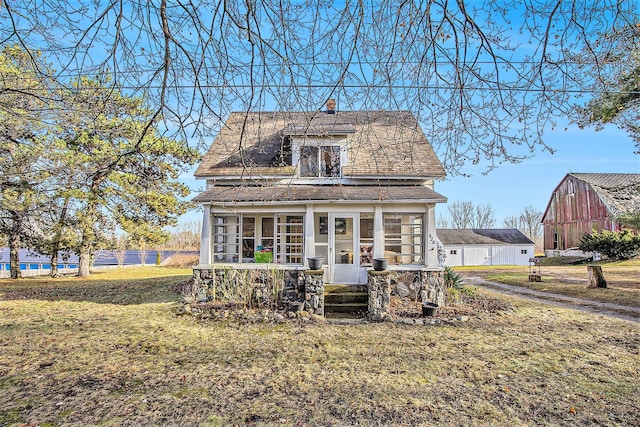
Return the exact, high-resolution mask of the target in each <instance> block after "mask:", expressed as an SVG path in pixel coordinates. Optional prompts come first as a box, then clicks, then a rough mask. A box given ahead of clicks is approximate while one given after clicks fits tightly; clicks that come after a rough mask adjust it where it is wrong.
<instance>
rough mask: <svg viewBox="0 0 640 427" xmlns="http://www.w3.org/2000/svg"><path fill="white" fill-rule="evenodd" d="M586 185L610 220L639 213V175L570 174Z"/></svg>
mask: <svg viewBox="0 0 640 427" xmlns="http://www.w3.org/2000/svg"><path fill="white" fill-rule="evenodd" d="M569 175H571V176H574V177H576V178H577V179H580V180H582V181H584V182H586V183H588V184H589V185H590V186H591V188H593V191H595V192H596V194H597V195H598V197H600V200H602V203H604V204H605V206H606V207H607V209H608V210H609V213H610V215H611V217H612V218H617V217H619V216H621V215H625V214H628V213H633V212H640V174H639V173H570V174H569Z"/></svg>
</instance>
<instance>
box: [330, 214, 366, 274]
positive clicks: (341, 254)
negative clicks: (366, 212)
mask: <svg viewBox="0 0 640 427" xmlns="http://www.w3.org/2000/svg"><path fill="white" fill-rule="evenodd" d="M357 219H358V214H356V213H346V214H339V213H335V214H333V213H332V214H329V236H330V239H329V241H330V242H329V275H330V282H331V283H344V284H353V283H358V276H359V268H358V266H359V263H360V257H359V254H358V250H357V247H358V237H359V226H358V221H357Z"/></svg>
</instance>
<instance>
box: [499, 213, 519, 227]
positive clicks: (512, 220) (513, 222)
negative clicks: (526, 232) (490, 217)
mask: <svg viewBox="0 0 640 427" xmlns="http://www.w3.org/2000/svg"><path fill="white" fill-rule="evenodd" d="M502 225H503V227H504V228H515V229H518V230H520V220H519V219H518V217H517V216H508V217H506V218H505V219H504V220H503V221H502Z"/></svg>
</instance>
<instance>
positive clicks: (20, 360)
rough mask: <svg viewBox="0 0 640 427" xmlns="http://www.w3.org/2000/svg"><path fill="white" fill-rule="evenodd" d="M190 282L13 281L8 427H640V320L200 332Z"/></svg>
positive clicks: (554, 316) (483, 320)
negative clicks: (185, 289) (183, 304)
mask: <svg viewBox="0 0 640 427" xmlns="http://www.w3.org/2000/svg"><path fill="white" fill-rule="evenodd" d="M583 268H584V267H583ZM607 274H608V272H607V270H606V269H605V275H607ZM548 275H549V273H548V272H545V271H544V270H543V276H548ZM609 276H610V277H613V274H609ZM189 277H190V270H188V269H163V268H151V267H148V268H137V269H131V268H127V269H118V270H113V271H108V272H104V273H100V274H97V275H93V276H92V277H91V278H90V279H88V280H86V279H85V280H81V279H77V278H68V279H60V280H51V279H23V280H20V281H17V282H11V281H9V280H0V425H2V426H5V425H9V426H10V425H21V424H26V425H40V426H57V425H60V426H62V425H64V426H69V425H71V426H91V425H100V426H134V425H162V426H178V425H180V426H187V425H188V426H191V425H194V426H219V425H234V424H236V425H303V426H312V425H366V426H370V425H399V426H403V425H405V426H410V425H456V426H457V425H487V426H496V425H500V426H505V425H514V426H516V425H620V426H623V425H624V426H628V425H640V407H639V406H638V403H637V396H638V395H639V394H640V373H639V372H638V369H639V363H638V361H639V360H640V334H639V333H638V332H639V327H638V324H637V323H632V322H626V321H622V320H614V319H609V318H605V317H602V316H599V315H588V314H585V313H580V312H575V311H571V310H566V309H559V308H553V307H548V306H544V305H542V306H541V305H540V304H533V303H527V302H523V301H521V300H515V299H513V300H512V302H513V303H514V305H515V307H516V310H515V312H508V313H499V314H491V315H490V314H482V315H481V316H471V319H470V320H469V321H468V322H464V323H461V322H456V323H451V324H446V323H445V324H442V325H440V326H407V325H398V324H388V323H384V324H364V325H347V326H345V325H334V324H310V325H301V324H298V323H295V322H292V323H286V324H257V325H242V324H237V323H229V322H198V321H195V320H194V319H193V318H192V317H190V316H188V315H187V316H177V315H176V314H175V313H176V312H177V308H178V306H179V297H178V295H176V294H175V293H174V292H173V289H175V288H176V286H177V285H179V284H180V283H181V282H183V281H185V280H188V278H189ZM543 284H544V283H543ZM494 296H495V295H494Z"/></svg>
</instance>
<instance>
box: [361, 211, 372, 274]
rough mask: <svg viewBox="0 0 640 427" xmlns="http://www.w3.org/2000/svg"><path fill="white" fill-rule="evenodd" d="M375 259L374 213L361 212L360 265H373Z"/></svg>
mask: <svg viewBox="0 0 640 427" xmlns="http://www.w3.org/2000/svg"><path fill="white" fill-rule="evenodd" d="M372 259H373V215H372V214H360V265H362V266H368V265H371V263H372Z"/></svg>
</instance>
